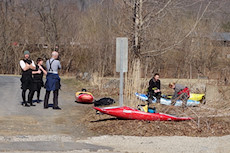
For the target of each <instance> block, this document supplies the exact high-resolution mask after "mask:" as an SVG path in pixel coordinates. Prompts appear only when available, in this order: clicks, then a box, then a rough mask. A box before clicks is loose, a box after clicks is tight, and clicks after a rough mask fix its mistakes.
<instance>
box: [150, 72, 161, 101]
mask: <svg viewBox="0 0 230 153" xmlns="http://www.w3.org/2000/svg"><path fill="white" fill-rule="evenodd" d="M159 78H160V75H159V73H155V74H154V76H153V78H152V79H151V80H150V81H149V87H148V102H149V103H152V100H153V97H156V99H157V103H160V98H161V81H160V79H159Z"/></svg>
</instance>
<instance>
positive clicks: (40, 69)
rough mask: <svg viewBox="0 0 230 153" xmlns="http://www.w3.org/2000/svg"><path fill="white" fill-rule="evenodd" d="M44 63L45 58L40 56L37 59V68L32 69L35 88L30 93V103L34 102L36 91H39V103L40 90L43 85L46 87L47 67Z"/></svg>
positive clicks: (38, 97)
mask: <svg viewBox="0 0 230 153" xmlns="http://www.w3.org/2000/svg"><path fill="white" fill-rule="evenodd" d="M42 64H43V59H42V58H38V59H37V65H36V69H35V70H34V71H32V74H33V90H32V92H31V93H30V95H29V97H30V103H32V100H33V96H34V93H35V91H37V103H39V102H40V91H41V87H44V82H43V74H45V75H46V74H47V72H46V70H45V67H44V66H43V65H42Z"/></svg>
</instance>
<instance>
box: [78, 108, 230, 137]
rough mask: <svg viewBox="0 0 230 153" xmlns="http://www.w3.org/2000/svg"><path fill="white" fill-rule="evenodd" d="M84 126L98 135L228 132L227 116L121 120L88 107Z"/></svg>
mask: <svg viewBox="0 0 230 153" xmlns="http://www.w3.org/2000/svg"><path fill="white" fill-rule="evenodd" d="M82 120H83V122H84V124H85V125H86V127H88V128H89V129H90V130H91V131H93V132H94V133H96V134H99V135H127V136H175V135H177V136H198V137H203V136H222V135H229V134H230V128H229V127H230V120H229V119H228V117H218V118H208V117H203V118H200V119H199V122H198V119H195V120H192V121H182V122H174V121H150V122H149V121H138V120H121V119H117V118H115V117H112V116H109V115H96V113H95V110H93V109H89V110H88V111H87V112H86V115H85V116H84V118H83V119H82Z"/></svg>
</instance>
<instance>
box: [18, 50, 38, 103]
mask: <svg viewBox="0 0 230 153" xmlns="http://www.w3.org/2000/svg"><path fill="white" fill-rule="evenodd" d="M29 57H30V52H29V51H27V50H26V51H25V52H24V59H23V60H20V67H21V69H22V77H21V79H20V80H21V83H22V84H21V89H22V99H23V102H22V105H23V104H25V106H26V107H29V106H34V105H33V103H30V105H28V104H27V101H26V91H27V90H29V94H28V101H29V98H30V94H31V92H32V88H33V78H32V70H34V69H35V64H34V61H32V60H30V59H29Z"/></svg>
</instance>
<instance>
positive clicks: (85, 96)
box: [75, 92, 94, 103]
mask: <svg viewBox="0 0 230 153" xmlns="http://www.w3.org/2000/svg"><path fill="white" fill-rule="evenodd" d="M75 96H76V101H77V102H80V103H93V99H94V98H93V95H92V94H91V93H89V92H77V93H76V94H75Z"/></svg>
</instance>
